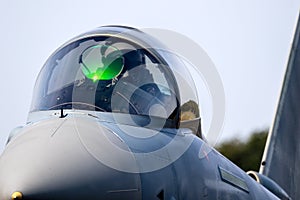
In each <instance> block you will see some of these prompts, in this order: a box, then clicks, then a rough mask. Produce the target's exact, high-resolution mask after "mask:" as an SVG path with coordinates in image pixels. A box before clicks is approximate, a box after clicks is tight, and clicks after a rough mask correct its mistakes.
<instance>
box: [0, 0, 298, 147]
mask: <svg viewBox="0 0 300 200" xmlns="http://www.w3.org/2000/svg"><path fill="white" fill-rule="evenodd" d="M299 8H300V1H296V0H287V1H283V0H264V1H261V0H251V1H250V0H243V1H241V0H226V1H221V0H198V1H196V0H195V1H189V0H185V1H158V0H153V1H137V0H131V1H119V0H114V1H102V0H85V1H77V0H43V1H36V0H35V1H33V0H27V1H22V0H14V1H9V0H2V1H0V24H1V32H0V36H1V38H2V40H1V46H0V59H1V68H0V69H1V71H2V73H1V79H0V91H1V98H0V110H1V112H2V113H1V116H0V121H1V126H0V152H1V151H2V150H3V148H4V146H5V142H6V140H7V137H8V134H9V133H10V131H11V130H12V129H13V128H14V127H16V126H20V125H25V124H26V118H27V114H28V111H29V108H30V104H31V98H32V95H33V87H34V83H35V79H36V77H37V75H38V73H39V71H40V69H41V67H42V65H43V63H44V62H45V61H46V59H47V58H48V57H49V56H50V54H51V53H52V52H53V51H54V50H55V49H57V48H58V47H59V46H60V45H62V44H63V43H64V42H66V41H67V40H69V39H71V38H72V37H75V36H76V35H79V34H80V33H83V32H86V31H88V30H91V29H93V28H96V27H99V26H101V25H109V24H120V25H129V26H134V27H137V28H164V29H169V30H173V31H176V32H178V33H181V34H184V35H186V36H188V37H189V38H190V39H192V40H194V41H195V42H197V43H198V44H199V45H200V46H201V47H202V48H203V49H204V50H205V51H206V53H207V54H208V56H209V57H210V58H211V60H212V61H213V62H214V64H215V66H216V68H217V70H218V72H219V74H220V77H221V79H222V81H223V86H224V89H225V96H226V119H225V122H224V127H223V131H222V134H221V136H220V139H219V141H220V142H222V141H224V140H228V139H231V138H241V139H243V138H247V137H248V136H249V134H251V132H253V131H254V130H261V129H266V128H269V127H270V126H271V124H272V121H273V118H274V114H275V110H276V105H277V101H278V98H279V94H280V89H281V84H282V81H283V76H284V72H285V68H286V63H287V59H288V55H289V50H290V45H291V41H292V37H293V33H294V28H295V23H296V20H297V17H298V12H299ZM204 110H205V109H204ZM205 116H209V114H208V113H202V122H203V123H204V125H203V126H204V129H205V128H206V127H208V124H209V122H208V120H207V119H205Z"/></svg>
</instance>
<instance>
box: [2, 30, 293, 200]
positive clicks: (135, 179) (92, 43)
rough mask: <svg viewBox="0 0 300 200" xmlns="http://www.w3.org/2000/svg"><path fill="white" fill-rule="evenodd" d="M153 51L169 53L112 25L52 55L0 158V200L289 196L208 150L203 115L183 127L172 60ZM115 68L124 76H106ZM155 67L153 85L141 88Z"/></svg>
mask: <svg viewBox="0 0 300 200" xmlns="http://www.w3.org/2000/svg"><path fill="white" fill-rule="evenodd" d="M108 36H109V38H108ZM136 46H139V48H136ZM153 46H155V47H158V46H159V47H161V48H165V47H164V46H163V45H162V44H160V43H159V42H158V41H157V40H155V39H153V38H151V37H150V36H148V35H146V34H144V33H143V32H141V31H139V30H137V29H132V28H128V27H119V26H108V27H100V28H97V29H95V30H93V31H91V32H87V33H85V34H82V35H80V36H78V37H76V38H74V39H73V40H71V41H69V42H67V43H66V44H65V45H63V46H62V47H61V48H59V49H58V50H57V51H56V52H54V54H53V55H52V56H51V57H50V58H49V59H48V61H47V63H46V64H45V66H44V68H43V69H42V71H41V73H40V75H39V78H38V81H37V83H36V88H35V94H34V97H33V103H32V107H31V111H30V113H29V117H28V123H27V125H26V126H24V127H18V128H17V129H15V130H14V131H13V132H12V133H11V136H10V137H9V140H8V143H7V146H6V149H5V151H4V152H3V154H2V155H1V157H0V199H2V200H10V199H24V200H67V199H72V200H77V199H78V200H82V199H112V200H117V199H122V200H124V199H131V200H134V199H136V200H139V199H144V200H148V199H149V200H155V199H157V200H191V199H230V200H232V199H254V200H255V199H257V200H261V199H279V198H278V197H279V196H280V197H281V198H283V199H284V198H288V197H286V196H284V195H285V194H284V192H280V191H281V190H280V189H281V188H279V186H277V185H276V184H274V185H272V186H273V187H267V186H263V185H262V184H260V183H258V182H257V181H255V180H254V179H253V178H252V177H251V176H249V175H248V174H247V173H245V172H244V171H243V170H241V169H240V168H238V167H237V166H236V165H234V164H233V163H232V162H230V161H229V160H228V159H226V158H225V157H224V156H222V155H221V154H220V153H218V152H217V151H216V150H214V149H213V148H211V147H210V146H209V145H208V144H207V143H206V142H205V141H204V140H203V139H202V134H201V129H200V128H199V127H198V128H197V123H198V126H200V124H199V123H200V116H197V115H195V116H194V118H193V119H190V120H188V121H186V123H182V122H180V116H181V113H180V112H181V109H180V108H181V106H182V104H184V102H180V101H181V99H180V96H179V90H180V86H178V85H177V83H176V78H175V75H174V71H173V68H172V66H170V65H169V63H174V62H168V59H172V58H171V57H170V56H169V55H164V53H162V52H161V51H160V53H159V52H158V51H156V50H155V48H153ZM112 47H113V48H112ZM108 51H109V52H108ZM100 57H101V59H99V58H100ZM97 59H98V61H97V62H95V63H96V64H95V63H94V62H93V61H94V60H97ZM99 63H104V65H100V64H99ZM112 64H114V65H115V68H117V69H118V70H119V71H117V72H114V74H115V76H112V75H111V74H108V75H107V74H106V75H105V73H106V72H105V70H111V69H109V67H112ZM94 65H99V66H98V68H96V70H95V71H93V70H94V69H95V68H94ZM140 66H143V67H141V68H138V69H139V70H138V71H137V72H138V73H136V74H134V75H133V76H132V74H131V73H132V72H136V71H135V70H136V68H137V67H140ZM161 66H167V68H163V67H161ZM68 67H70V68H68ZM76 67H77V68H76ZM99 68H101V69H99ZM145 68H146V69H147V70H146V71H145ZM70 69H73V70H74V71H72V70H70ZM182 69H183V68H182ZM97 70H98V71H97ZM99 70H100V71H101V70H102V72H101V73H98V72H99ZM130 70H132V71H130ZM151 70H152V71H151ZM149 71H151V76H150V77H151V80H152V82H151V81H147V80H146V79H145V78H144V77H143V78H141V79H142V81H144V82H143V84H137V83H136V81H137V79H139V78H140V77H139V76H144V75H145V77H146V76H148V77H149V73H148V72H149ZM181 73H182V74H184V73H185V72H184V71H182V72H181ZM112 74H113V73H112ZM104 75H105V76H104ZM72 76H73V77H72ZM109 76H111V77H109ZM69 77H71V78H70V79H68V78H69ZM124 77H125V78H124ZM152 78H153V79H152ZM121 80H122V81H123V82H121ZM120 82H121V83H120ZM134 83H135V84H134ZM117 86H118V87H119V88H118V87H117ZM116 88H118V90H117V89H116ZM106 97H108V98H106ZM138 100H140V101H138ZM99 102H100V103H99ZM123 104H126V105H127V107H125V108H124V107H122V105H123ZM153 106H154V107H153ZM161 107H163V108H164V110H163V111H164V112H155V111H160V110H159V109H161ZM151 108H155V109H152V110H151ZM188 124H189V125H191V128H189V127H187V125H188ZM195 124H196V126H195ZM254 178H255V177H254ZM264 180H268V181H269V179H268V178H267V177H264ZM268 181H267V182H268ZM267 188H268V189H267ZM274 188H275V189H274ZM274 191H279V193H276V195H277V196H276V195H275V194H273V193H274ZM272 192H273V193H272Z"/></svg>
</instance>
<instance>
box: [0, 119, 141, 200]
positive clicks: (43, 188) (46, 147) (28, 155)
mask: <svg viewBox="0 0 300 200" xmlns="http://www.w3.org/2000/svg"><path fill="white" fill-rule="evenodd" d="M99 127H100V128H99ZM83 130H85V131H86V132H87V133H88V134H87V138H84V137H85V136H84V133H82V132H80V131H83ZM91 133H93V134H91ZM107 137H109V138H112V141H113V140H115V142H118V143H122V142H121V141H118V140H119V139H118V138H117V137H116V136H115V135H114V134H113V133H112V132H110V131H109V130H107V129H105V128H103V127H102V128H101V126H100V125H99V124H98V123H96V122H95V121H92V120H90V119H84V118H82V119H80V120H75V118H73V119H72V118H71V117H70V118H65V119H53V120H48V121H44V122H40V123H37V124H35V125H31V126H28V127H26V128H25V129H24V130H23V133H22V134H20V136H18V137H17V138H15V139H14V140H13V141H11V142H10V143H9V144H8V146H7V148H6V150H5V152H3V154H2V155H1V157H0V199H2V200H11V199H13V196H14V199H24V200H26V199H37V200H46V199H51V200H67V199H72V200H76V199H78V200H79V199H80V200H82V199H140V198H141V193H140V177H139V174H137V173H126V172H121V171H118V170H116V169H113V168H111V167H109V166H106V165H105V164H103V163H101V161H100V160H99V159H97V158H96V157H95V155H94V154H93V152H91V149H97V151H101V148H102V147H101V146H102V144H99V143H98V141H101V140H102V139H103V140H104V138H106V139H107ZM83 141H89V143H88V144H87V142H83ZM113 142H114V141H113ZM118 145H120V144H118ZM122 145H123V148H125V149H126V148H127V147H126V144H121V147H122ZM104 150H105V151H107V149H104ZM104 150H103V151H102V153H103V155H106V156H110V155H112V154H113V153H114V152H104ZM112 159H114V160H115V161H114V162H116V163H118V162H119V164H120V165H128V164H129V163H128V162H131V164H132V163H134V160H130V159H129V160H128V159H126V160H125V159H122V158H120V159H118V156H116V155H114V156H112ZM116 159H118V160H116Z"/></svg>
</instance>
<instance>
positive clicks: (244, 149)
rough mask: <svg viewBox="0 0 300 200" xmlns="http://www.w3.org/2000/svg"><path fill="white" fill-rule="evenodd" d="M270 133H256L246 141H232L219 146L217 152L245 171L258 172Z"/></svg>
mask: <svg viewBox="0 0 300 200" xmlns="http://www.w3.org/2000/svg"><path fill="white" fill-rule="evenodd" d="M267 134H268V131H267V130H265V131H256V132H254V133H252V134H251V136H250V137H249V138H248V139H247V140H246V141H242V140H240V139H232V140H229V141H226V142H223V143H221V144H220V145H218V147H217V150H218V151H219V152H220V153H222V154H223V155H224V156H226V157H227V158H228V159H229V160H231V161H232V162H233V163H235V164H236V165H238V166H239V167H240V168H242V169H243V170H245V171H249V170H254V171H258V170H259V167H260V162H261V158H262V155H263V152H264V148H265V143H266V139H267Z"/></svg>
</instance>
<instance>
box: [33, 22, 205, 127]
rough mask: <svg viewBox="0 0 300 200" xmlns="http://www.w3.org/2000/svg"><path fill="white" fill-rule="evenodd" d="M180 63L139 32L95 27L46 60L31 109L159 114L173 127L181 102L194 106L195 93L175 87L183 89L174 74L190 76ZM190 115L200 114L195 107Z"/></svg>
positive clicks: (144, 114)
mask: <svg viewBox="0 0 300 200" xmlns="http://www.w3.org/2000/svg"><path fill="white" fill-rule="evenodd" d="M153 44H155V45H153ZM153 46H155V47H153ZM174 65H175V66H174ZM184 68H185V67H184V64H183V63H182V62H180V61H179V59H178V58H176V56H174V55H173V54H171V53H169V52H168V51H167V50H166V47H164V46H163V45H162V44H161V43H159V42H158V41H156V40H155V39H154V38H152V37H151V36H149V35H147V34H145V33H143V32H141V31H138V30H136V29H132V28H124V27H100V28H98V29H96V30H94V31H92V32H89V33H86V34H83V35H81V36H78V37H76V38H75V39H73V40H71V41H70V42H68V43H67V44H65V45H63V46H62V47H61V48H59V49H58V50H57V51H56V52H54V54H53V55H52V56H51V57H50V58H49V59H48V60H47V62H46V63H45V65H44V67H43V69H42V71H41V72H40V75H39V77H38V79H37V82H36V86H35V91H34V97H33V102H32V106H31V112H37V111H45V110H58V109H79V110H91V111H97V112H112V113H126V114H132V115H142V116H153V117H159V118H164V119H168V120H171V121H174V122H175V123H174V124H177V125H176V126H178V123H179V121H180V117H181V110H182V108H183V109H187V110H189V109H188V108H187V107H188V106H186V105H187V104H193V103H194V104H195V103H196V107H197V108H198V104H197V102H198V101H197V95H195V96H194V97H191V99H190V100H189V101H187V102H182V98H181V92H180V90H186V89H187V88H180V87H179V84H178V83H179V82H178V79H182V77H184V78H186V79H189V78H190V77H188V75H185V74H186V71H185V69H184ZM176 74H180V75H181V77H180V78H178V77H176ZM181 81H182V80H181ZM193 89H194V88H193ZM185 98H186V97H185ZM182 104H185V107H181V106H182ZM194 104H193V105H194ZM196 110H197V109H196ZM194 114H195V116H194V118H199V111H196V112H194ZM182 116H183V115H182Z"/></svg>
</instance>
